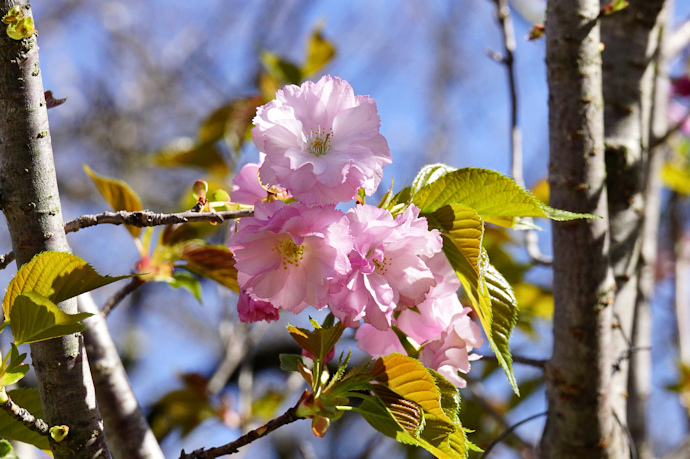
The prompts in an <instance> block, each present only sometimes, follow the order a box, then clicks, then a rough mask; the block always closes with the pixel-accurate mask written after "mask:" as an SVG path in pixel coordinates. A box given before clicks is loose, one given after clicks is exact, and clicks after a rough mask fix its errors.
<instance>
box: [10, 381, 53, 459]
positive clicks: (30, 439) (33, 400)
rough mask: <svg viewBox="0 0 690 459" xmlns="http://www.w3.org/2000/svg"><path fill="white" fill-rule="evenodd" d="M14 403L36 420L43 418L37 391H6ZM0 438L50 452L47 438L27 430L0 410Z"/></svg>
mask: <svg viewBox="0 0 690 459" xmlns="http://www.w3.org/2000/svg"><path fill="white" fill-rule="evenodd" d="M7 395H9V396H10V397H11V398H12V400H14V402H15V403H16V404H17V405H19V406H21V407H22V408H24V409H25V410H27V411H28V412H29V413H31V414H32V415H34V416H35V417H37V418H42V417H43V409H42V408H41V399H40V397H39V395H38V390H37V389H15V390H10V391H7ZM0 437H1V438H6V439H8V440H15V441H21V442H24V443H28V444H30V445H34V446H36V447H37V448H40V449H42V450H44V451H50V443H49V442H48V437H46V436H44V435H41V434H39V433H38V432H34V431H33V430H29V428H28V427H26V426H25V425H24V424H22V423H21V422H19V421H17V420H16V419H14V418H13V417H11V416H10V415H9V414H8V413H7V412H6V411H5V410H0Z"/></svg>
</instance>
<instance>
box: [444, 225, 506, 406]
mask: <svg viewBox="0 0 690 459" xmlns="http://www.w3.org/2000/svg"><path fill="white" fill-rule="evenodd" d="M443 253H445V254H446V258H448V261H449V262H450V265H451V266H452V267H453V270H454V271H455V273H456V274H457V275H458V279H460V283H461V284H462V287H463V290H464V292H465V294H466V295H467V297H468V298H469V300H470V302H471V303H472V307H473V309H474V310H475V311H476V312H477V315H478V316H479V321H480V322H481V324H482V328H483V330H484V334H485V335H486V336H487V338H488V339H489V344H490V345H491V349H492V350H493V351H494V353H495V354H496V357H497V359H498V362H499V364H500V365H501V367H503V369H504V371H505V372H506V376H507V377H508V382H510V385H511V386H512V387H513V391H515V392H516V393H517V391H518V388H517V381H516V380H515V375H514V374H513V368H512V365H511V359H510V349H509V347H508V339H507V338H508V337H509V336H508V337H506V336H505V335H504V334H503V333H502V332H504V331H505V330H506V329H507V328H509V327H508V324H510V323H511V321H512V319H511V318H510V317H497V319H496V320H497V321H498V322H499V323H500V325H497V328H496V334H494V327H493V320H494V317H493V308H492V302H491V301H492V297H491V293H490V291H489V287H488V285H487V280H486V278H485V275H486V273H487V271H488V270H489V269H493V268H490V266H491V265H490V264H489V260H488V257H487V255H486V251H484V250H483V249H482V250H481V252H480V256H479V262H478V265H477V266H478V267H479V272H477V270H476V267H475V266H473V265H472V264H470V263H469V262H468V260H467V258H465V257H464V256H463V254H462V253H461V252H460V250H459V249H458V248H457V247H456V246H455V244H453V242H452V240H451V239H449V238H448V237H447V236H444V237H443ZM494 271H495V270H494ZM494 280H495V279H494ZM500 311H501V312H505V309H504V308H500ZM512 323H513V324H514V322H512Z"/></svg>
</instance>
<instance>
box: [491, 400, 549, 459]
mask: <svg viewBox="0 0 690 459" xmlns="http://www.w3.org/2000/svg"><path fill="white" fill-rule="evenodd" d="M546 414H547V412H546V411H544V412H542V413H537V414H534V415H532V416H530V417H528V418H526V419H523V420H522V421H520V422H518V423H516V424H513V425H512V426H510V427H509V428H508V429H506V431H505V432H503V433H502V434H501V435H499V436H498V438H496V440H494V441H492V442H491V444H490V445H489V446H488V447H487V448H486V449H485V450H484V454H482V456H481V458H480V459H484V458H487V457H489V453H490V452H491V450H492V449H494V446H496V445H497V444H499V443H500V442H502V441H503V440H505V439H506V437H508V435H510V434H511V433H513V431H514V430H515V429H517V428H518V427H520V426H521V425H523V424H526V423H528V422H529V421H532V420H534V419H537V418H540V417H542V416H545V415H546Z"/></svg>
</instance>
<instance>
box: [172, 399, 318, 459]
mask: <svg viewBox="0 0 690 459" xmlns="http://www.w3.org/2000/svg"><path fill="white" fill-rule="evenodd" d="M308 395H309V392H308V391H306V390H305V391H304V393H303V394H302V396H301V397H300V399H299V400H298V401H297V403H296V404H295V406H293V407H292V408H290V409H289V410H287V411H286V412H285V413H283V414H281V415H280V416H278V417H277V418H275V419H272V420H270V421H268V422H267V423H266V424H264V425H263V426H261V427H259V428H258V429H254V430H252V431H251V432H248V433H246V434H244V435H242V436H241V437H240V438H238V439H237V440H235V441H233V442H230V443H228V444H226V445H223V446H218V447H216V448H210V449H204V448H200V449H197V450H195V451H192V452H191V453H189V454H187V453H185V452H184V450H182V453H180V459H212V458H216V457H219V456H223V455H225V454H233V453H236V452H238V450H239V448H241V447H242V446H245V445H248V444H249V443H251V442H253V441H254V440H258V439H259V438H261V437H265V436H266V435H268V434H269V433H271V432H273V431H274V430H276V429H277V428H279V427H282V426H284V425H287V424H290V423H293V422H295V421H297V420H299V419H304V418H300V417H298V416H297V408H298V407H299V406H300V404H301V403H302V402H303V401H304V399H305V398H306V397H307V396H308Z"/></svg>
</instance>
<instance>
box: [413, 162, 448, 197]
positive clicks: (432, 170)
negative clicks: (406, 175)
mask: <svg viewBox="0 0 690 459" xmlns="http://www.w3.org/2000/svg"><path fill="white" fill-rule="evenodd" d="M456 170H457V169H456V168H455V167H451V166H448V165H447V164H442V163H436V164H427V165H426V166H424V167H422V168H421V169H420V170H419V172H418V173H417V176H416V177H415V178H414V181H413V182H412V187H411V188H410V196H414V195H416V194H417V193H418V192H419V190H421V189H422V188H424V187H425V186H427V185H429V184H430V183H432V182H435V181H436V180H438V179H439V178H441V177H443V176H444V175H446V174H447V173H449V172H453V171H456Z"/></svg>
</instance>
